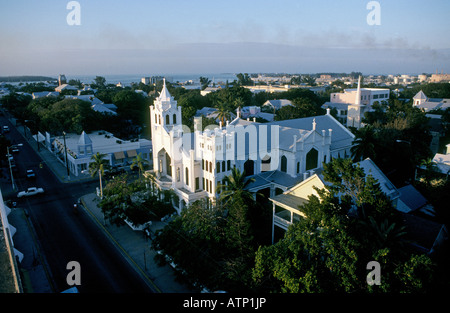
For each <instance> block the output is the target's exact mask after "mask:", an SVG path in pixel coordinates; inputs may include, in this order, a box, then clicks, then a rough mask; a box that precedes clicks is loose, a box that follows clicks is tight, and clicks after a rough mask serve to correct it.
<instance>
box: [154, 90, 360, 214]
mask: <svg viewBox="0 0 450 313" xmlns="http://www.w3.org/2000/svg"><path fill="white" fill-rule="evenodd" d="M150 121H151V133H152V144H153V164H154V172H155V174H156V180H157V182H156V183H157V185H158V186H159V188H160V189H163V190H164V189H165V190H169V189H172V190H173V191H174V192H175V194H176V195H177V197H178V203H175V206H176V207H177V208H178V211H181V209H182V208H184V207H185V206H186V205H188V204H190V203H192V202H194V201H196V200H199V199H202V198H205V197H207V198H210V199H211V200H212V201H214V199H215V198H216V196H217V193H216V191H217V190H216V189H217V186H218V185H219V184H221V183H223V182H224V178H225V177H226V176H228V175H230V174H231V169H232V168H233V167H237V168H238V169H239V170H241V171H245V173H246V175H248V176H251V175H253V176H254V177H256V178H258V177H259V176H261V175H263V174H265V176H268V174H267V173H265V172H273V173H276V174H277V175H272V177H273V180H274V181H271V184H272V185H278V186H280V188H281V189H283V190H285V189H287V188H289V187H290V186H291V185H292V184H294V183H296V182H298V181H300V180H302V179H303V177H304V173H307V172H310V171H312V170H315V169H318V168H321V167H322V162H329V161H330V160H331V158H332V157H333V158H337V157H345V156H350V148H351V146H352V141H353V138H354V135H353V134H352V133H351V132H349V131H348V130H347V129H346V128H345V127H344V126H343V125H342V124H340V123H339V122H338V121H337V120H336V119H334V117H333V116H331V115H330V114H329V110H328V111H327V114H326V115H322V116H315V117H307V118H301V119H293V120H286V121H278V122H270V123H256V122H252V121H248V120H243V119H241V116H240V112H239V110H238V112H237V117H236V119H234V120H233V121H231V122H229V123H228V122H227V124H226V125H220V126H217V125H214V126H213V127H212V128H209V127H206V129H205V130H202V129H203V128H202V125H200V123H201V118H195V120H194V132H190V130H189V129H188V128H187V127H183V126H182V125H181V107H178V106H177V101H176V100H174V98H173V97H172V96H171V95H170V93H169V91H168V90H167V88H166V86H165V84H164V86H163V90H162V91H161V94H160V96H159V97H158V98H157V99H156V100H155V101H154V105H152V106H150ZM269 174H270V173H269ZM261 177H262V176H261ZM266 178H267V177H266ZM267 185H270V184H265V185H264V187H267ZM262 187H263V185H261V188H262ZM252 191H257V187H254V188H253V189H252ZM272 193H273V190H272V187H271V191H270V194H272Z"/></svg>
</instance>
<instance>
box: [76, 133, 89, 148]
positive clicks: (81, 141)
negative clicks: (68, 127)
mask: <svg viewBox="0 0 450 313" xmlns="http://www.w3.org/2000/svg"><path fill="white" fill-rule="evenodd" d="M91 144H92V140H91V138H89V136H88V135H87V134H86V133H85V132H84V130H83V132H82V133H81V135H80V139H78V145H83V146H84V145H91Z"/></svg>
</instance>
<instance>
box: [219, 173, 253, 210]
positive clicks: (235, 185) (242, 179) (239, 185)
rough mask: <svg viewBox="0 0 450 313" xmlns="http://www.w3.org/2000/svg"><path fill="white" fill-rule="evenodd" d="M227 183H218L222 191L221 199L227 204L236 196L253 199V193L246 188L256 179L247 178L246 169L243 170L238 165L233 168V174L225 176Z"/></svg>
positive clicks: (246, 199)
mask: <svg viewBox="0 0 450 313" xmlns="http://www.w3.org/2000/svg"><path fill="white" fill-rule="evenodd" d="M224 180H225V184H219V185H218V191H219V192H220V196H219V201H220V202H221V203H223V204H224V205H226V204H227V203H229V202H231V201H232V200H233V199H234V197H235V196H236V197H242V199H245V201H248V200H250V199H252V197H253V196H252V193H251V192H249V191H248V190H246V188H247V186H248V185H249V184H251V183H252V182H253V181H254V180H255V179H254V178H246V176H245V171H244V172H241V171H240V170H239V169H238V168H237V167H233V168H232V169H231V174H230V175H229V176H226V177H225V178H224Z"/></svg>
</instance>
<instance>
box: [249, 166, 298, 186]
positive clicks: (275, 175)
mask: <svg viewBox="0 0 450 313" xmlns="http://www.w3.org/2000/svg"><path fill="white" fill-rule="evenodd" d="M251 178H253V179H254V181H253V182H251V183H250V184H249V185H248V186H247V190H252V189H256V190H259V189H260V188H261V187H262V186H264V185H268V184H271V183H274V184H277V185H280V186H283V187H286V188H289V187H291V186H294V185H296V184H297V183H298V182H299V181H300V180H301V179H300V178H299V177H292V176H291V175H289V174H287V173H284V172H281V171H278V170H275V171H268V172H262V173H259V174H256V175H253V176H251Z"/></svg>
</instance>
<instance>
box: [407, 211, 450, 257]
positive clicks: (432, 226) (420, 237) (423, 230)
mask: <svg viewBox="0 0 450 313" xmlns="http://www.w3.org/2000/svg"><path fill="white" fill-rule="evenodd" d="M402 221H403V225H404V226H405V227H406V238H405V239H406V240H408V243H409V246H410V247H411V248H412V250H413V251H415V252H419V253H424V254H428V255H431V254H433V253H435V252H436V251H437V250H438V249H439V248H440V247H441V246H442V244H443V243H444V242H445V241H446V240H448V229H447V227H446V226H445V225H444V224H440V223H437V222H434V221H430V220H428V219H425V218H422V217H419V216H416V215H413V214H402Z"/></svg>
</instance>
